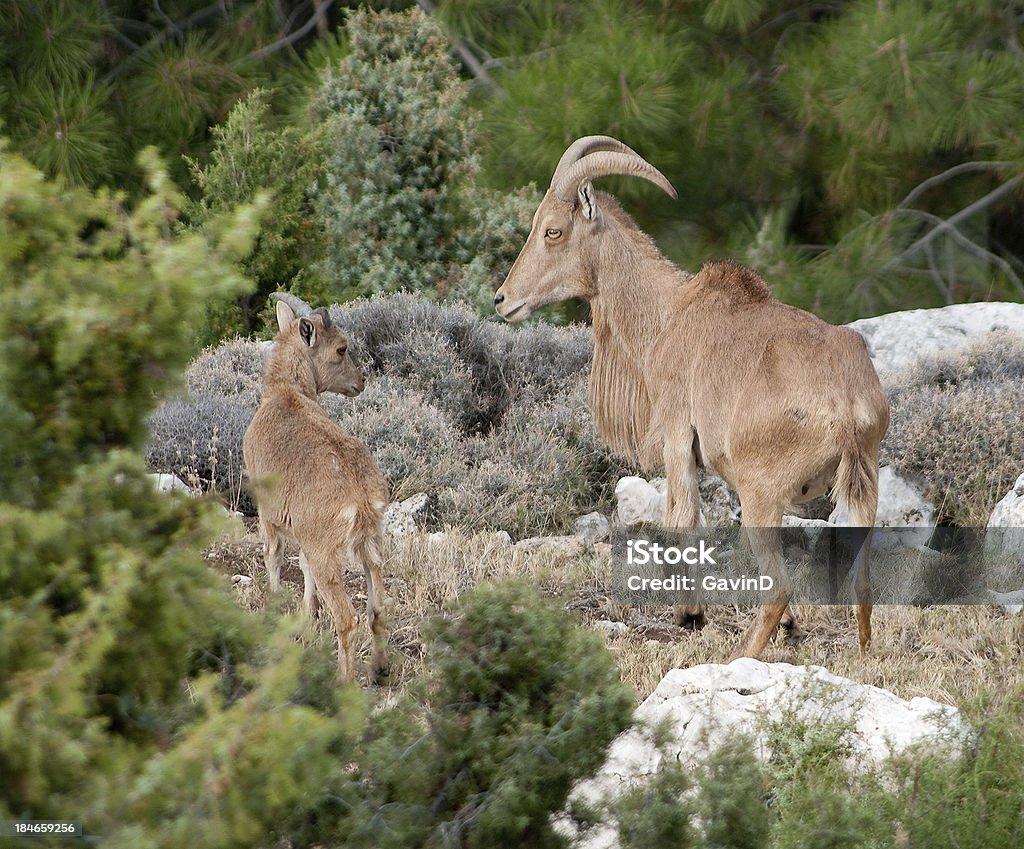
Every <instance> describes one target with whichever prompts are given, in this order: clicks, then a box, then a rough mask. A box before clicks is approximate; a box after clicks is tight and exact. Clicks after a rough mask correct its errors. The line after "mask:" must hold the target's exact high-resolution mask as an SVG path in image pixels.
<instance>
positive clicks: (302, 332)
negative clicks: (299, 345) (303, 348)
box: [299, 318, 316, 348]
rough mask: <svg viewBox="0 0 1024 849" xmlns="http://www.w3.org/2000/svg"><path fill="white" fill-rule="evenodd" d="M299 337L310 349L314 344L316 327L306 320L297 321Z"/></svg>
mask: <svg viewBox="0 0 1024 849" xmlns="http://www.w3.org/2000/svg"><path fill="white" fill-rule="evenodd" d="M299 336H301V337H302V341H303V342H305V343H306V345H307V346H309V347H310V348H312V347H313V346H314V345H315V344H316V325H315V324H313V322H312V321H310V320H309V319H308V318H300V319H299Z"/></svg>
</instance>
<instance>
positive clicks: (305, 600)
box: [299, 551, 320, 618]
mask: <svg viewBox="0 0 1024 849" xmlns="http://www.w3.org/2000/svg"><path fill="white" fill-rule="evenodd" d="M299 568H300V569H301V570H302V577H303V579H304V581H303V591H302V607H303V609H304V610H305V611H306V613H307V614H308V615H309V617H310V618H315V617H316V614H317V611H318V610H319V609H320V601H319V597H318V596H317V593H316V581H315V580H314V579H313V570H312V569H311V568H310V566H309V561H308V560H307V559H306V553H305V552H304V551H299Z"/></svg>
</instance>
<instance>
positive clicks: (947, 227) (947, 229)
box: [882, 178, 1024, 296]
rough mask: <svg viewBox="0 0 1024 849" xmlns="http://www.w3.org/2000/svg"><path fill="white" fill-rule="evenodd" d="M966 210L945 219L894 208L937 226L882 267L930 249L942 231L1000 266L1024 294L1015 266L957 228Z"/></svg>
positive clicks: (977, 255)
mask: <svg viewBox="0 0 1024 849" xmlns="http://www.w3.org/2000/svg"><path fill="white" fill-rule="evenodd" d="M1015 179H1020V178H1015ZM1004 186H1005V184H1004ZM990 194H991V192H990ZM986 197H987V195H986ZM982 200H984V198H982ZM973 205H974V204H972V206H973ZM967 209H970V207H968V208H967ZM965 211H966V210H961V211H960V212H958V213H957V214H956V215H955V216H953V218H947V219H943V218H939V216H937V215H932V214H931V213H930V212H924V211H922V210H920V209H895V210H893V212H898V213H903V214H908V215H916V216H918V217H920V218H923V219H925V220H926V221H929V222H932V223H934V224H935V227H934V228H933V229H931V230H929V231H928V233H927V234H926V235H925V236H924V237H923V238H921V239H918V240H917V241H916V242H914V244H912V245H911V246H910V247H909V248H907V249H906V250H905V251H903V253H901V254H900V255H899V256H897V257H895V258H893V259H891V260H889V262H887V263H886V264H885V265H884V266H883V267H882V270H883V271H884V270H886V269H888V268H891V267H893V266H895V265H902V264H903V260H904V259H906V258H907V257H909V256H910V255H912V254H913V253H917V251H918V250H920V249H922V248H927V249H929V250H930V249H931V243H932V241H933V240H934V237H935V236H936V235H938V234H941V233H948V234H949V236H950V237H951V238H952V239H953V241H955V242H956V243H957V244H958V245H960V246H961V247H962V248H964V249H965V250H966V251H967V252H968V253H970V254H973V255H974V256H976V257H977V258H978V259H981V260H984V261H985V262H990V263H992V264H993V265H995V266H998V268H999V269H1000V270H1001V271H1002V272H1003V274H1005V275H1006V278H1007V280H1009V281H1010V283H1012V284H1013V286H1014V287H1015V288H1016V289H1017V290H1018V291H1019V292H1020V293H1021V295H1022V296H1024V283H1022V281H1021V278H1020V276H1019V275H1018V274H1017V273H1016V272H1015V271H1014V269H1013V266H1011V265H1010V263H1008V262H1007V261H1006V260H1005V259H1003V258H1002V257H1001V256H999V255H998V254H994V253H992V251H990V250H988V249H986V248H984V247H982V246H981V245H979V244H978V243H977V242H975V241H973V240H971V239H969V238H968V237H967V236H965V235H964V234H963V233H962V232H960V230H958V229H957V228H956V226H955V225H954V223H953V221H954V219H958V220H963V218H966V217H967V216H963V217H961V216H962V213H963V212H965ZM911 248H913V249H914V250H913V251H911Z"/></svg>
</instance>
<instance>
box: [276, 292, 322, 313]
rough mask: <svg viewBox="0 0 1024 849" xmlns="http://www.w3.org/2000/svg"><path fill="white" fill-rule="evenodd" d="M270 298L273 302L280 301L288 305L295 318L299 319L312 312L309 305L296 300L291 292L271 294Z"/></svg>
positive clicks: (299, 299) (298, 299) (300, 299)
mask: <svg viewBox="0 0 1024 849" xmlns="http://www.w3.org/2000/svg"><path fill="white" fill-rule="evenodd" d="M270 297H271V298H272V299H273V300H275V301H282V302H284V303H286V304H288V306H290V307H291V308H292V312H293V313H295V317H296V318H301V317H302V316H304V315H309V314H310V313H311V312H313V308H312V307H311V306H310V305H309V304H307V303H306V302H305V301H304V300H302V298H297V297H296V296H295V295H293V294H292V293H291V292H271V293H270Z"/></svg>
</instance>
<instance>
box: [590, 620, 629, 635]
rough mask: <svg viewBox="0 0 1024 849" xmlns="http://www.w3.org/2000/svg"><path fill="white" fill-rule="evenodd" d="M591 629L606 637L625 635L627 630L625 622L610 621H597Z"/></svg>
mask: <svg viewBox="0 0 1024 849" xmlns="http://www.w3.org/2000/svg"><path fill="white" fill-rule="evenodd" d="M591 627H592V628H593V629H594V630H595V631H602V632H604V633H605V634H608V635H613V634H625V633H626V631H627V630H628V629H627V627H626V623H625V622H613V621H612V620H611V619H598V620H597V621H596V622H594V623H593V625H591Z"/></svg>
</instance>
